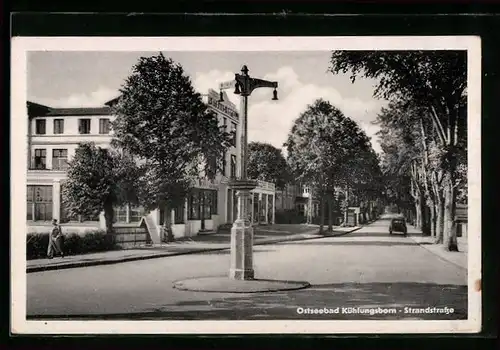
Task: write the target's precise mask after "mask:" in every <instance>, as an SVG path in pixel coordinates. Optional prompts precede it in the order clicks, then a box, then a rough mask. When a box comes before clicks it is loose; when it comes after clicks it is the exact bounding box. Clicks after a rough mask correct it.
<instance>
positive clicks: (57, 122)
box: [54, 119, 64, 134]
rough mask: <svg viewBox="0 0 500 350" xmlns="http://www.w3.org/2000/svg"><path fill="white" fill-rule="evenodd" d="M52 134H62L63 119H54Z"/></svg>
mask: <svg viewBox="0 0 500 350" xmlns="http://www.w3.org/2000/svg"><path fill="white" fill-rule="evenodd" d="M54 134H64V119H54Z"/></svg>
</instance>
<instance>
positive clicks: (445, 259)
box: [408, 236, 468, 271]
mask: <svg viewBox="0 0 500 350" xmlns="http://www.w3.org/2000/svg"><path fill="white" fill-rule="evenodd" d="M408 238H410V239H411V240H412V241H413V242H415V243H417V244H418V246H419V247H421V248H423V249H425V250H427V251H428V252H429V253H431V254H433V255H434V256H437V257H438V258H439V259H441V260H443V261H446V262H447V263H450V264H452V265H455V266H456V267H459V268H461V269H463V270H466V271H467V270H468V268H467V266H462V265H460V264H457V263H456V262H454V261H452V260H450V259H448V258H445V257H444V256H443V255H441V254H438V253H436V252H435V251H434V250H432V249H429V247H427V246H429V245H430V246H435V245H436V244H428V243H423V242H418V241H416V240H415V239H413V238H412V237H411V236H409V237H408ZM467 258H468V257H467Z"/></svg>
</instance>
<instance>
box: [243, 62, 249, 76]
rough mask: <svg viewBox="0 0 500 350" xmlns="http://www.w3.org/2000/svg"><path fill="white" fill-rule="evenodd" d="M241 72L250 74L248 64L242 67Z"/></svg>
mask: <svg viewBox="0 0 500 350" xmlns="http://www.w3.org/2000/svg"><path fill="white" fill-rule="evenodd" d="M241 73H243V75H248V67H247V65H246V64H245V65H243V67H241Z"/></svg>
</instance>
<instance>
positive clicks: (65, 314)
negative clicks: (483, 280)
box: [26, 220, 467, 320]
mask: <svg viewBox="0 0 500 350" xmlns="http://www.w3.org/2000/svg"><path fill="white" fill-rule="evenodd" d="M388 223H389V222H388V220H379V221H376V222H374V223H372V224H370V225H367V226H365V227H363V228H362V229H360V230H358V231H356V232H353V233H350V234H347V235H345V236H340V237H329V238H321V239H314V240H306V241H296V242H283V243H279V244H271V245H263V246H256V247H254V252H255V254H254V268H255V276H256V278H258V279H276V280H293V281H308V282H309V283H310V284H311V287H310V288H307V289H303V290H296V291H287V292H274V293H255V294H229V293H228V294H223V293H203V292H187V291H180V290H176V289H174V288H173V287H172V284H173V282H175V281H178V280H182V279H187V278H193V277H203V276H217V275H225V274H227V273H228V269H229V266H230V255H229V251H216V252H215V251H214V252H209V253H201V254H192V255H182V256H173V257H166V258H158V259H151V260H144V261H135V262H126V263H121V264H115V265H103V266H94V267H84V268H73V269H66V270H57V271H46V272H37V273H29V274H27V275H26V276H27V315H28V318H36V319H43V318H47V319H54V318H59V319H158V320H174V319H178V320H195V319H200V320H203V319H235V320H236V319H254V320H255V319H323V320H325V319H351V320H352V319H363V320H368V319H436V320H438V319H466V318H467V286H466V283H467V271H466V270H465V269H462V268H460V267H458V266H455V265H453V264H451V263H449V262H446V261H444V260H442V259H440V258H439V257H437V256H436V255H434V254H433V253H431V252H429V251H428V250H426V249H424V248H423V247H421V246H420V245H418V244H417V243H416V242H415V241H413V240H412V239H411V235H412V233H414V232H413V231H412V226H408V228H409V236H410V237H406V238H405V237H403V236H399V235H394V236H389V234H388ZM337 307H340V308H346V307H360V308H376V307H381V308H396V309H398V312H397V313H395V314H383V315H381V314H374V315H369V314H356V313H339V314H327V315H325V314H299V313H298V312H297V309H298V308H303V309H306V308H311V309H313V308H314V309H318V308H328V309H334V308H337ZM405 307H412V308H427V307H442V308H444V307H447V308H453V312H452V313H449V314H437V313H427V314H411V313H410V314H408V313H405V312H404V311H402V310H404V308H405Z"/></svg>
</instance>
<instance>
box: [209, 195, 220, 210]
mask: <svg viewBox="0 0 500 350" xmlns="http://www.w3.org/2000/svg"><path fill="white" fill-rule="evenodd" d="M211 192H212V193H211V195H212V200H211V202H210V204H211V208H210V212H211V214H212V215H217V214H218V209H217V206H218V200H217V196H218V192H217V191H211Z"/></svg>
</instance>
